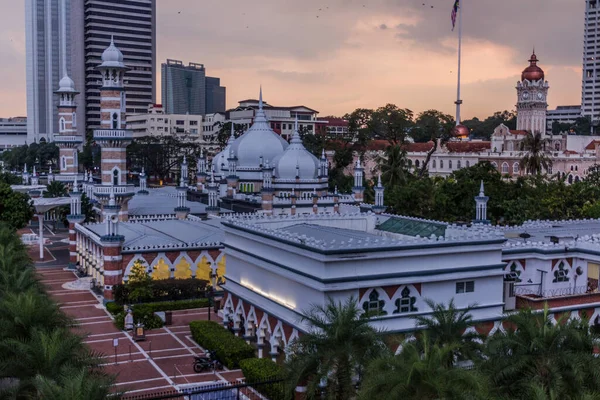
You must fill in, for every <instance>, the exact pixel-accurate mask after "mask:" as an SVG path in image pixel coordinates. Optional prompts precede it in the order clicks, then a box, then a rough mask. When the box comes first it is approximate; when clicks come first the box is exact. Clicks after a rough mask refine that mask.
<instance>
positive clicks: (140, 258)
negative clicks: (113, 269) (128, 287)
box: [123, 254, 148, 282]
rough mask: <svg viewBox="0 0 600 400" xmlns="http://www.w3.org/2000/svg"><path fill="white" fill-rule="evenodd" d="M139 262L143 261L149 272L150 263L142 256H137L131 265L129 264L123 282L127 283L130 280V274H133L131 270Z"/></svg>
mask: <svg viewBox="0 0 600 400" xmlns="http://www.w3.org/2000/svg"><path fill="white" fill-rule="evenodd" d="M138 260H139V261H142V262H143V263H144V265H145V266H146V271H147V270H148V262H147V261H146V259H145V258H144V257H142V256H141V255H140V254H136V255H135V256H134V257H133V258H132V259H131V260H130V261H129V264H127V267H126V268H125V271H124V272H123V282H126V281H127V279H128V278H129V274H130V273H131V268H133V264H135V262H136V261H138Z"/></svg>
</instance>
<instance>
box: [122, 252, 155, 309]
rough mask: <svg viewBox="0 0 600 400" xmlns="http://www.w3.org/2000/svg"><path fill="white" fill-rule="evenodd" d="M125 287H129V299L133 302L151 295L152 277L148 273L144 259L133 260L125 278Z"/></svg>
mask: <svg viewBox="0 0 600 400" xmlns="http://www.w3.org/2000/svg"><path fill="white" fill-rule="evenodd" d="M127 287H128V289H129V300H131V301H132V302H134V303H135V302H137V301H139V300H141V299H145V298H148V297H150V296H152V278H151V277H150V275H149V274H148V271H147V267H146V265H145V262H144V261H142V260H136V261H134V263H133V266H132V267H131V272H130V273H129V279H128V280H127Z"/></svg>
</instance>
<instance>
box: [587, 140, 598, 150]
mask: <svg viewBox="0 0 600 400" xmlns="http://www.w3.org/2000/svg"><path fill="white" fill-rule="evenodd" d="M597 144H600V140H592V141H591V142H590V144H588V145H587V146H585V149H586V150H596V145H597Z"/></svg>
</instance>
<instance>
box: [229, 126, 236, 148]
mask: <svg viewBox="0 0 600 400" xmlns="http://www.w3.org/2000/svg"><path fill="white" fill-rule="evenodd" d="M234 140H235V124H234V123H233V121H231V135H229V143H231V142H233V141H234Z"/></svg>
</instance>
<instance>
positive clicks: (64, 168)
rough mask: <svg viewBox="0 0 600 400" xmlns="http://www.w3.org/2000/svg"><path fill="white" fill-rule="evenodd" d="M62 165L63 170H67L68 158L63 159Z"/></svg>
mask: <svg viewBox="0 0 600 400" xmlns="http://www.w3.org/2000/svg"><path fill="white" fill-rule="evenodd" d="M60 164H61V169H63V170H66V169H67V158H66V157H64V156H63V157H61V158H60Z"/></svg>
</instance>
